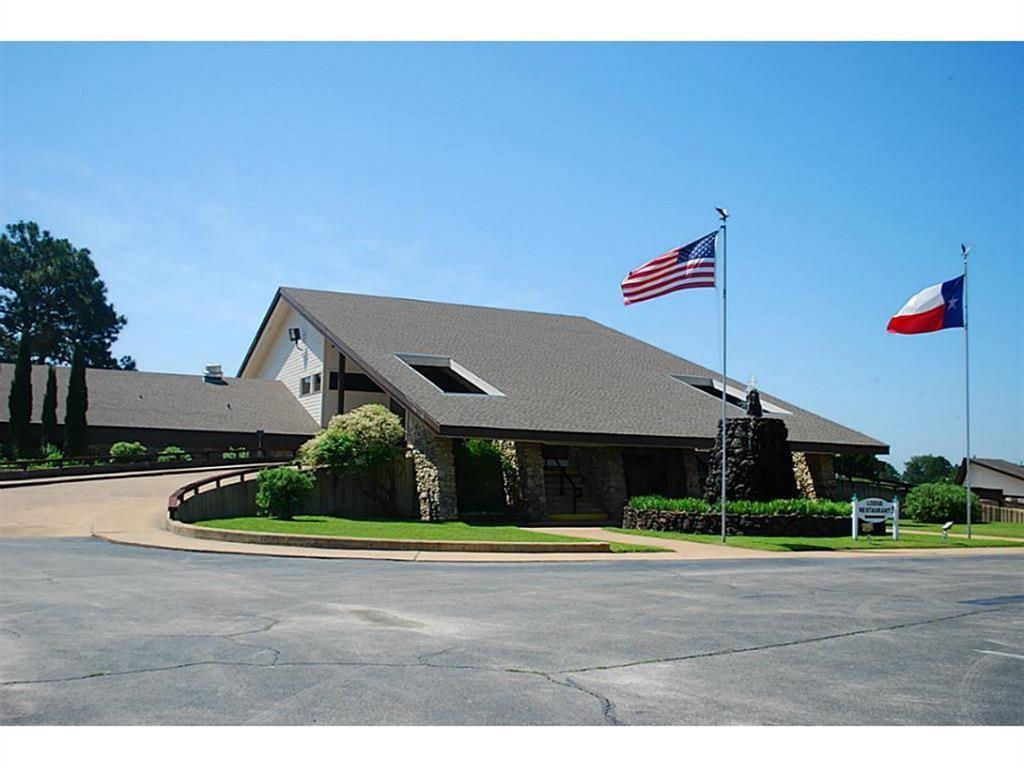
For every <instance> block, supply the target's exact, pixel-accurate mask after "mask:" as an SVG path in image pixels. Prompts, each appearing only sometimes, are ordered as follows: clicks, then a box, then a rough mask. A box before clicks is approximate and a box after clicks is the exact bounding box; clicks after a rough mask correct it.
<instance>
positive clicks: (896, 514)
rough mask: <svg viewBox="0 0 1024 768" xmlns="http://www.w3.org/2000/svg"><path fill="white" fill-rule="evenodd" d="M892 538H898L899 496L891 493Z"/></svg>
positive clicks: (896, 539)
mask: <svg viewBox="0 0 1024 768" xmlns="http://www.w3.org/2000/svg"><path fill="white" fill-rule="evenodd" d="M892 506H893V510H892V540H893V541H899V540H900V497H899V496H897V495H895V494H893V497H892Z"/></svg>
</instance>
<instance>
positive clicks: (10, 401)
mask: <svg viewBox="0 0 1024 768" xmlns="http://www.w3.org/2000/svg"><path fill="white" fill-rule="evenodd" d="M7 409H8V412H9V413H10V415H11V445H12V446H13V447H14V449H15V450H16V451H17V452H18V456H19V457H21V458H26V457H27V456H28V455H29V454H30V453H31V452H32V446H31V441H30V440H29V425H30V424H31V421H32V342H31V340H30V339H29V336H28V334H27V333H23V334H21V340H20V341H19V342H18V357H17V362H16V363H15V364H14V377H13V378H12V379H11V392H10V395H8V397H7Z"/></svg>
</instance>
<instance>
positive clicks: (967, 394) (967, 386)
mask: <svg viewBox="0 0 1024 768" xmlns="http://www.w3.org/2000/svg"><path fill="white" fill-rule="evenodd" d="M960 252H961V253H962V254H963V257H964V307H963V309H964V438H965V443H966V448H967V454H966V456H965V457H964V467H965V469H966V473H965V475H964V477H965V480H966V482H965V486H966V489H967V494H966V501H965V504H966V505H967V538H968V539H970V538H971V358H970V354H969V350H970V347H969V341H968V338H969V331H968V325H967V254H969V253H970V252H971V249H970V247H969V246H967V245H964V244H961V245H960Z"/></svg>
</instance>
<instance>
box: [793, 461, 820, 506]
mask: <svg viewBox="0 0 1024 768" xmlns="http://www.w3.org/2000/svg"><path fill="white" fill-rule="evenodd" d="M793 475H794V476H795V477H796V489H797V491H798V492H799V493H800V495H801V496H802V497H803V498H805V499H810V500H811V501H817V500H818V492H817V491H816V490H815V488H814V476H813V475H812V474H811V467H810V465H809V464H808V463H807V454H805V453H801V452H800V451H793Z"/></svg>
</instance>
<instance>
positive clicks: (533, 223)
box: [0, 43, 1024, 467]
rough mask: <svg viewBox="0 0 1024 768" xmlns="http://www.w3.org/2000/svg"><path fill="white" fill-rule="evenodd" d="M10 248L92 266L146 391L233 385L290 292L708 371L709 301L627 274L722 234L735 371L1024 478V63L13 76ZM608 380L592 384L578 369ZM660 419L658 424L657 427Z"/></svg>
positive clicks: (119, 68)
mask: <svg viewBox="0 0 1024 768" xmlns="http://www.w3.org/2000/svg"><path fill="white" fill-rule="evenodd" d="M0 121H2V122H0V182H2V189H0V217H2V221H3V223H7V222H12V221H16V220H18V219H22V218H23V219H31V220H35V221H37V222H39V224H40V225H41V226H43V227H45V228H48V229H50V230H51V231H52V232H54V233H55V234H57V235H59V236H62V237H67V238H69V239H70V240H71V241H72V242H74V243H75V244H76V245H78V246H85V247H88V248H90V249H91V250H92V252H93V256H94V258H95V260H96V262H97V264H98V266H99V268H100V271H101V273H102V275H103V277H104V278H105V279H106V281H107V284H108V286H109V289H110V296H111V298H112V300H113V301H114V303H115V305H116V307H117V309H118V310H119V311H121V312H123V313H124V314H126V315H127V317H128V326H127V328H126V329H125V331H124V333H123V334H122V337H121V340H120V341H119V342H118V344H117V345H116V347H115V353H116V354H118V355H120V354H131V355H133V356H134V357H135V358H136V360H137V361H138V363H139V366H140V368H142V369H144V370H153V371H183V372H196V373H198V372H199V371H200V369H201V366H202V365H203V364H204V363H206V362H220V363H223V364H224V366H225V368H226V369H227V370H228V371H230V372H234V370H235V369H236V368H237V365H238V363H239V362H240V360H241V358H242V355H243V354H244V352H245V350H246V348H247V346H248V344H249V342H250V340H251V338H252V336H253V334H254V333H255V331H256V328H257V325H258V323H259V321H260V319H261V317H262V315H263V312H264V310H265V309H266V306H267V304H268V303H269V301H270V299H271V298H272V296H273V293H274V290H275V288H276V287H277V286H278V285H293V286H300V287H309V288H319V289H327V290H340V291H354V292H365V293H376V294H385V295H395V296H407V297H413V298H423V299H433V300H441V301H452V302H464V303H472V304H484V305H492V306H503V307H514V308H524V309H534V310H542V311H551V312H562V313H570V314H583V315H587V316H589V317H591V318H593V319H595V320H598V321H600V322H603V323H606V324H607V325H610V326H612V327H614V328H617V329H619V330H621V331H623V332H625V333H628V334H631V335H634V336H637V337H639V338H641V339H644V340H646V341H649V342H651V343H653V344H656V345H658V346H661V347H664V348H665V349H668V350H670V351H672V352H674V353H677V354H679V355H681V356H683V357H686V358H688V359H691V360H694V361H695V362H698V363H701V364H704V365H707V366H709V367H712V368H717V367H718V366H719V358H720V355H719V344H720V342H719V339H720V336H719V333H720V332H719V326H718V309H717V306H718V303H717V300H716V298H715V293H714V292H713V291H711V290H694V291H686V292H682V293H677V294H674V295H672V296H669V297H667V298H662V299H658V300H656V301H652V302H648V303H646V304H641V305H637V306H632V307H628V308H627V307H623V305H622V302H621V298H620V294H619V288H618V285H619V282H620V280H621V279H622V277H623V276H624V275H625V273H626V272H627V271H628V269H629V268H630V267H633V266H636V265H637V264H639V263H641V262H643V261H645V260H647V259H649V258H652V257H653V256H656V255H658V254H659V253H661V252H663V251H665V250H667V249H669V248H670V247H673V246H675V245H679V244H681V243H684V242H688V241H689V240H692V239H695V238H696V237H698V236H700V235H702V234H704V233H706V232H709V231H711V230H712V229H714V227H715V226H716V223H717V222H716V219H715V215H714V211H713V206H715V205H726V206H728V207H729V208H730V209H731V211H732V214H733V216H732V219H731V220H730V225H731V226H730V230H729V288H730V291H729V293H730V312H729V328H730V334H729V340H730V341H729V366H730V374H732V375H734V376H735V377H736V378H739V379H741V380H746V379H748V378H749V377H750V376H751V375H752V374H753V375H756V376H757V381H758V384H759V386H760V387H761V388H762V389H763V390H764V391H765V392H768V393H773V394H777V395H779V396H781V397H783V398H785V399H787V400H790V401H792V402H795V403H797V404H799V405H801V406H803V407H806V408H809V409H811V410H813V411H816V412H818V413H821V414H822V415H825V416H828V417H830V418H833V419H835V420H836V421H839V422H841V423H843V424H846V425H849V426H851V427H854V428H856V429H860V430H861V431H864V432H866V433H868V434H869V435H871V436H873V437H877V438H879V439H881V440H883V441H885V442H887V443H889V444H890V445H891V446H892V458H893V460H894V461H895V463H896V464H897V466H898V467H900V466H901V465H902V462H903V461H904V460H905V459H906V458H908V457H909V456H911V455H913V454H917V453H941V454H944V455H946V456H947V457H948V458H950V459H951V460H954V461H955V460H957V459H958V457H960V456H961V455H962V452H963V333H962V331H960V330H947V331H943V332H940V333H936V334H929V335H922V336H890V335H888V334H886V332H885V324H886V322H887V320H888V318H889V316H890V315H891V314H893V313H894V312H895V311H896V310H898V309H899V308H900V306H902V304H903V303H904V301H905V300H906V299H907V298H909V297H910V296H911V295H912V294H913V293H915V292H917V291H918V290H919V289H921V288H923V287H925V286H927V285H931V284H934V283H937V282H940V281H942V280H945V279H948V278H951V277H954V276H955V275H956V274H957V273H958V272H959V271H960V268H961V267H960V257H959V244H960V242H961V241H962V240H967V241H969V242H972V243H973V244H974V252H973V255H972V261H971V277H970V311H971V318H972V334H971V344H972V370H973V376H972V395H973V398H972V400H973V408H974V410H973V420H972V421H973V446H972V447H973V449H974V451H973V452H974V453H975V454H976V455H979V456H997V457H1002V458H1006V459H1011V460H1015V461H1019V460H1022V459H1024V384H1022V380H1024V309H1022V300H1021V297H1022V289H1024V266H1022V257H1024V192H1022V189H1024V187H1022V178H1024V173H1022V172H1024V150H1022V148H1021V147H1022V140H1021V137H1022V136H1024V47H1022V46H1021V45H1012V44H1004V45H983V44H959V45H950V44H913V45H907V44H903V45H875V44H872V45H853V44H838V45H825V44H800V45H791V44H766V45H752V44H703V43H699V44H693V43H691V44H673V45H668V44H658V45H655V44H629V45H627V44H565V45H550V44H532V45H483V44H480V45H477V44H472V45H467V44H462V45H428V44H367V45H353V44H319V45H309V44H306V45H301V44H279V45H254V44H228V45H199V44H196V45H192V44H174V45H96V44H88V45H86V44H83V45H11V44H7V45H3V46H0ZM595 364H600V361H595ZM666 418H671V414H670V413H666Z"/></svg>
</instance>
